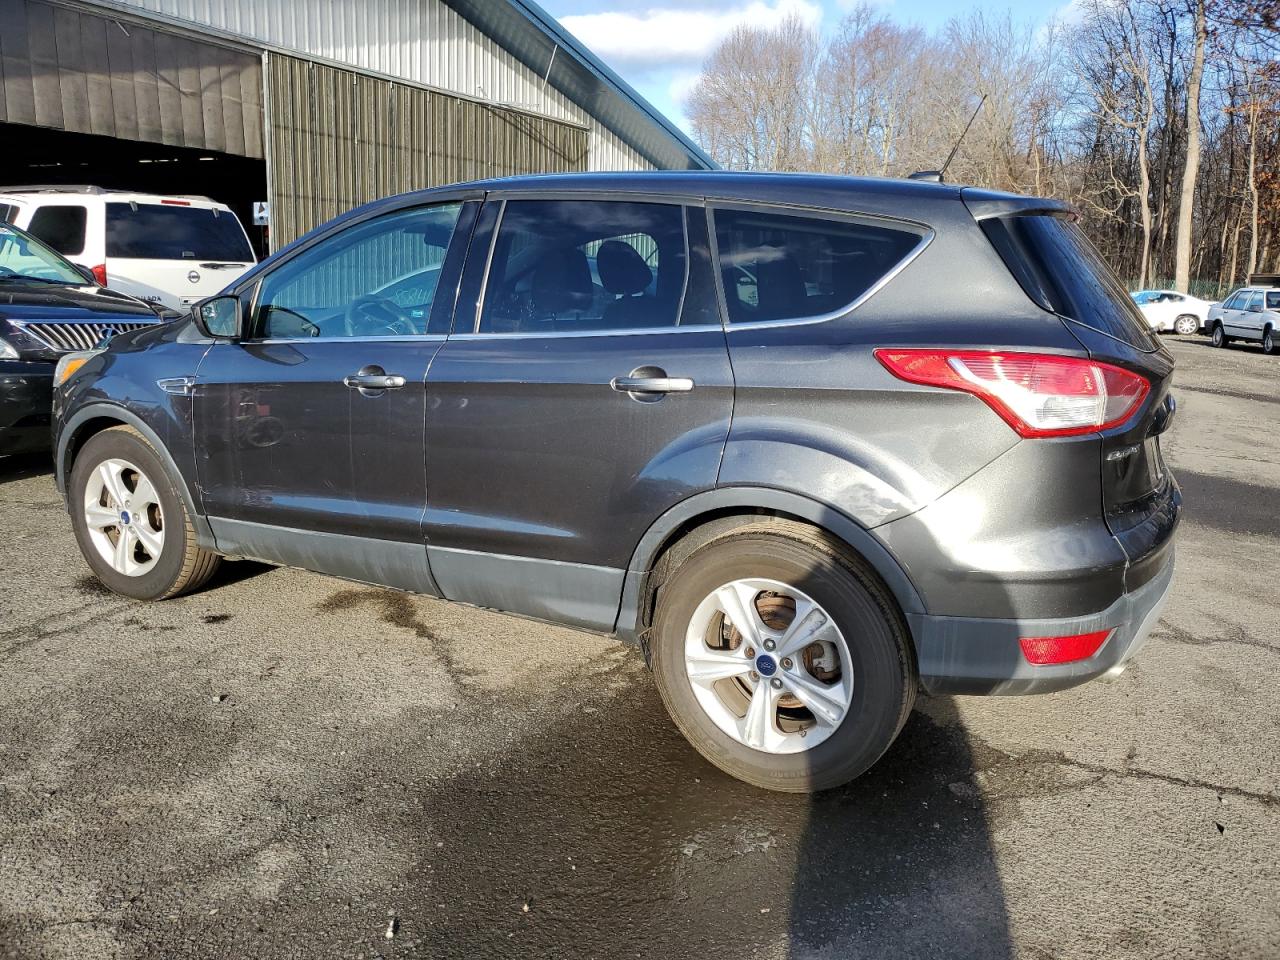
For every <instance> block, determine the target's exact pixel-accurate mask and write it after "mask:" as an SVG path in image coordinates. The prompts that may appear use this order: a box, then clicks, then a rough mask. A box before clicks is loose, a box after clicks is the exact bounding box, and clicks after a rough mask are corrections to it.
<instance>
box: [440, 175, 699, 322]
mask: <svg viewBox="0 0 1280 960" xmlns="http://www.w3.org/2000/svg"><path fill="white" fill-rule="evenodd" d="M508 200H512V201H521V200H526V201H527V200H533V201H583V202H588V203H647V204H655V205H662V206H668V207H676V208H678V209H679V210H680V231H681V233H682V234H683V235H684V285H683V286H682V287H681V288H680V301H679V303H678V304H677V305H676V323H675V324H674V325H672V326H670V327H617V328H615V329H611V330H547V331H542V330H527V331H520V332H510V333H485V332H483V331H481V329H480V317H481V316H482V315H483V313H484V304H485V300H486V299H487V298H488V296H489V275H490V271H491V270H492V269H493V254H494V251H495V250H497V249H498V235H499V234H500V233H501V232H502V221H503V220H504V219H505V218H506V215H507V201H508ZM488 202H490V203H501V205H502V206H501V208H500V209H499V210H498V218H497V219H496V220H495V221H494V223H493V233H492V235H491V236H490V237H489V250H488V252H487V253H486V254H485V261H484V273H483V275H482V277H481V280H480V296H478V297H477V298H476V308H475V317H474V319H473V321H472V324H471V329H470V330H469V331H466V332H464V333H453V334H452V335H450V337H449V339H451V340H558V339H581V338H583V337H634V336H642V335H644V334H648V335H650V336H666V335H667V334H672V333H707V332H708V331H723V329H724V326H723V322H722V323H720V324H713V323H698V324H689V325H681V323H680V316H681V315H682V314H683V313H684V302H685V297H686V296H687V295H688V293H689V280H690V277H691V275H692V271H693V262H692V260H693V258H692V256H691V254H690V250H689V223H688V219H687V218H688V216H689V211H690V210H697V209H700V208H702V207H703V206H704V204H703V202H702V200H701V199H700V198H699V199H697V200H696V201H693V200H686V199H684V198H682V197H677V196H674V195H672V196H664V195H660V194H635V195H632V194H629V193H621V194H613V193H599V192H593V193H572V192H566V193H560V192H556V193H548V192H542V191H529V192H526V191H512V192H511V193H505V194H503V195H502V196H501V197H496V196H495V197H493V198H492V199H490V200H489V201H488ZM722 321H723V311H722ZM454 323H455V325H456V323H457V320H456V319H455V321H454Z"/></svg>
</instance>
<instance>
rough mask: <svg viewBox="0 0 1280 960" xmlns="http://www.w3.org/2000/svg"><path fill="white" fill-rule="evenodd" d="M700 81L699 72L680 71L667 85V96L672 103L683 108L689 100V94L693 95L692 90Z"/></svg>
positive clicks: (700, 75)
mask: <svg viewBox="0 0 1280 960" xmlns="http://www.w3.org/2000/svg"><path fill="white" fill-rule="evenodd" d="M701 79H702V72H701V71H700V70H681V71H680V72H679V73H677V74H676V75H675V76H674V77H672V78H671V82H670V83H668V84H667V96H668V97H670V98H671V102H672V103H674V104H675V105H676V106H678V107H681V108H683V107H684V105H685V103H686V102H687V101H688V99H689V94H691V93H693V88H694V87H696V86H697V85H698V81H699V80H701Z"/></svg>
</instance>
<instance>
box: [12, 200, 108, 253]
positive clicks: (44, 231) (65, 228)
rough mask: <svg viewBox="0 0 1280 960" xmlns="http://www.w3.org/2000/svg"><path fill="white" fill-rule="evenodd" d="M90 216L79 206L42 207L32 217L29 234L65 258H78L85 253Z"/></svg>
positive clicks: (28, 228)
mask: <svg viewBox="0 0 1280 960" xmlns="http://www.w3.org/2000/svg"><path fill="white" fill-rule="evenodd" d="M88 216H89V211H88V210H86V209H85V208H84V207H79V206H51V207H40V208H39V209H38V210H36V212H35V213H34V214H33V215H32V217H31V225H30V226H28V227H27V232H28V233H29V234H31V235H32V236H33V237H37V238H38V239H40V240H43V241H44V242H45V243H47V244H48V245H49V246H51V247H53V249H55V250H57V251H58V252H59V253H60V254H62V255H63V256H66V257H74V256H78V255H79V254H82V253H84V226H85V222H86V221H87V220H88ZM3 219H5V218H4V217H0V220H3Z"/></svg>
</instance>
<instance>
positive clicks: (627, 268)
mask: <svg viewBox="0 0 1280 960" xmlns="http://www.w3.org/2000/svg"><path fill="white" fill-rule="evenodd" d="M596 272H597V273H598V274H599V275H600V283H601V285H603V286H604V288H605V289H606V290H608V291H609V292H610V293H611V294H613V295H614V296H615V297H616V298H617V299H615V300H614V301H613V303H611V304H609V305H608V306H607V307H605V311H604V322H605V325H606V326H607V327H609V328H610V329H615V330H617V329H626V328H628V327H652V326H659V325H661V323H662V319H663V318H661V317H659V316H657V315H656V313H657V311H656V309H655V307H656V306H657V302H656V300H655V299H654V298H653V297H651V296H648V295H647V294H646V293H645V291H646V290H648V289H649V284H651V283H653V270H652V269H650V267H649V265H648V264H647V263H645V262H644V257H642V256H640V253H639V251H637V250H636V248H635V247H633V246H631V244H629V243H623V242H622V241H621V240H606V241H605V242H604V243H602V244H600V249H599V250H597V251H596Z"/></svg>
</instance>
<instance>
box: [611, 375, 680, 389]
mask: <svg viewBox="0 0 1280 960" xmlns="http://www.w3.org/2000/svg"><path fill="white" fill-rule="evenodd" d="M609 386H611V387H613V389H615V390H617V391H618V392H619V393H688V392H689V391H690V390H692V389H693V381H692V380H690V379H689V378H688V377H667V376H662V377H636V376H631V377H614V378H613V379H612V380H610V381H609Z"/></svg>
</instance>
